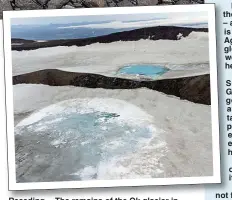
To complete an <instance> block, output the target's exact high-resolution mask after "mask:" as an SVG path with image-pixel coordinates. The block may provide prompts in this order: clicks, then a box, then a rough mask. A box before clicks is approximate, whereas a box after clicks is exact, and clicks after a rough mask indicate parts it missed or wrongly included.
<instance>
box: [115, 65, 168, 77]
mask: <svg viewBox="0 0 232 200" xmlns="http://www.w3.org/2000/svg"><path fill="white" fill-rule="evenodd" d="M167 71H169V69H168V68H166V67H164V66H161V65H151V64H137V65H126V66H124V67H122V68H120V69H119V71H118V73H119V74H126V75H135V76H144V77H149V78H155V77H157V76H160V75H162V74H164V73H166V72H167Z"/></svg>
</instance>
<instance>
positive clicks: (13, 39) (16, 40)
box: [11, 38, 36, 44]
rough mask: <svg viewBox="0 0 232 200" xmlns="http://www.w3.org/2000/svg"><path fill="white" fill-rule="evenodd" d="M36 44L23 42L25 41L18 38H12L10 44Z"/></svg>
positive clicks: (27, 41)
mask: <svg viewBox="0 0 232 200" xmlns="http://www.w3.org/2000/svg"><path fill="white" fill-rule="evenodd" d="M33 42H36V41H34V40H25V39H20V38H12V39H11V43H12V44H14V43H22V44H28V43H33Z"/></svg>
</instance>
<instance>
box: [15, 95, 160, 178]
mask: <svg viewBox="0 0 232 200" xmlns="http://www.w3.org/2000/svg"><path fill="white" fill-rule="evenodd" d="M98 106H100V107H98ZM111 106H112V107H113V108H115V109H112V108H111ZM131 109H133V116H132V113H131V111H132V110H131ZM116 110H118V112H115V111H116ZM152 120H153V118H152V117H151V116H150V115H148V114H147V113H146V112H144V111H143V110H141V109H140V108H138V107H136V106H133V105H131V104H128V103H127V104H125V102H124V101H119V100H111V99H105V100H104V99H97V100H96V99H95V100H94V99H93V100H91V99H86V100H68V101H64V102H61V103H59V104H57V105H56V104H54V105H51V106H49V107H47V108H44V109H42V110H40V111H38V112H36V113H34V114H32V115H31V116H29V117H28V118H26V119H25V120H23V121H22V122H21V123H19V124H18V125H17V126H16V135H18V137H20V138H21V139H20V140H21V141H20V142H21V143H24V142H23V141H24V140H26V141H27V142H29V143H33V149H37V150H36V151H35V154H36V155H34V157H33V160H34V161H33V163H34V166H33V167H32V168H31V169H32V170H33V171H34V170H35V171H37V170H38V169H39V171H40V170H42V169H43V171H44V172H45V173H46V174H49V176H48V175H46V177H43V180H44V179H45V180H47V181H54V180H55V179H56V178H57V179H58V177H57V175H56V174H59V178H61V180H62V179H66V180H88V179H102V178H103V179H108V178H110V179H111V178H116V179H118V178H122V177H123V178H125V177H127V176H129V177H130V176H136V175H135V173H136V171H137V170H138V169H140V167H141V166H140V165H141V164H142V163H139V164H138V163H136V164H133V162H134V161H133V160H134V159H135V158H134V156H135V155H137V156H138V157H140V156H139V155H140V154H141V152H143V151H144V148H145V147H148V149H150V148H158V149H159V148H161V149H163V151H164V150H165V144H164V143H163V142H162V141H160V139H159V138H158V137H157V130H156V128H155V127H154V125H153V123H152ZM19 135H20V136H19ZM36 140H38V141H37V142H36ZM41 141H43V142H41ZM152 141H153V142H152ZM151 142H152V143H151ZM160 142H161V143H160ZM150 143H151V144H150ZM150 145H151V146H150ZM157 145H158V146H157ZM160 145H161V146H160ZM163 145H164V146H163ZM142 149H143V150H142ZM24 151H25V154H26V153H27V151H28V149H26V148H25V149H24ZM21 153H22V152H21ZM67 154H68V155H69V156H67ZM137 156H136V157H137ZM157 156H158V157H160V156H161V155H160V153H159V154H157ZM157 156H154V157H152V156H151V159H155V160H156V161H157V160H158V159H159V158H157ZM30 159H31V158H29V157H28V159H25V161H26V162H30ZM54 159H55V160H54ZM42 160H43V166H41V164H40V163H41V161H42ZM46 160H47V161H49V162H48V163H47V164H46V165H45V166H46V167H44V163H46ZM136 160H137V159H136ZM53 162H55V164H54V163H53ZM125 162H126V163H125ZM20 164H21V163H20ZM149 167H150V166H149ZM153 167H154V166H153ZM33 168H34V169H33ZM108 168H111V170H112V171H111V172H108ZM157 170H158V172H157ZM148 171H149V172H148ZM161 172H162V170H161V169H159V167H158V169H157V167H154V169H152V168H150V169H149V170H145V171H144V172H140V173H138V174H137V176H142V177H143V176H148V177H156V176H157V175H158V174H159V173H161ZM29 173H30V172H29ZM33 175H34V176H35V177H31V178H32V179H33V180H35V179H36V180H37V181H39V180H40V177H42V175H41V174H38V175H37V174H36V173H33ZM24 178H25V177H24ZM31 178H30V177H27V178H26V180H25V179H22V178H20V176H18V181H20V182H24V181H30V180H29V179H31Z"/></svg>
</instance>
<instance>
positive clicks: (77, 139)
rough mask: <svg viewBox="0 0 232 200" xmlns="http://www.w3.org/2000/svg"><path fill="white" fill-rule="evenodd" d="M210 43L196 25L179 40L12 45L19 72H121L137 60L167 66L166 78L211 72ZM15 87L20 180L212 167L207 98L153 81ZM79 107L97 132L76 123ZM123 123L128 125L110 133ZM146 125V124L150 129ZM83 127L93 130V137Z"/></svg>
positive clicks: (202, 171) (189, 173)
mask: <svg viewBox="0 0 232 200" xmlns="http://www.w3.org/2000/svg"><path fill="white" fill-rule="evenodd" d="M208 46H209V45H208V33H196V32H192V33H191V34H190V35H189V36H188V37H186V38H182V39H180V40H177V41H172V40H157V41H151V40H139V41H133V42H132V41H131V42H122V41H119V42H113V43H108V44H99V43H95V44H92V45H88V46H84V47H76V46H72V47H53V48H41V49H37V50H31V51H21V52H17V51H13V52H12V56H13V75H19V74H24V73H28V72H33V71H37V70H42V69H60V70H63V71H72V72H86V73H97V74H103V75H106V76H120V75H118V74H116V73H115V72H117V71H118V70H119V69H120V68H121V67H122V66H124V65H128V64H135V63H136V64H138V63H150V64H162V65H163V66H165V67H167V68H169V69H170V71H168V72H167V73H165V74H163V75H161V76H160V77H159V78H160V79H166V78H174V77H184V76H193V75H200V74H208V73H209V49H208ZM13 88H14V120H15V135H16V148H17V151H16V164H17V170H16V171H17V181H19V182H33V181H34V182H38V181H65V180H88V179H120V178H157V177H159V178H161V177H199V176H212V175H213V161H212V160H213V155H212V140H211V139H210V138H212V132H211V106H209V105H202V104H196V103H192V102H189V101H186V100H180V99H179V98H178V97H174V96H168V95H166V94H163V93H161V92H157V91H154V90H150V89H147V88H140V89H115V90H111V89H101V88H96V89H90V88H82V87H73V86H48V85H40V84H18V85H14V86H13ZM22 102H23V103H22ZM99 112H100V118H98V117H99ZM73 113H75V114H76V113H79V114H81V115H83V117H84V122H83V123H85V120H86V119H89V115H86V114H91V113H92V114H93V115H91V120H92V121H94V123H92V122H91V123H92V125H93V126H95V125H96V135H95V134H94V131H93V130H88V131H87V129H85V128H86V127H85V126H84V125H83V124H82V125H81V124H80V127H79V128H80V129H77V130H76V131H75V130H74V131H73V127H75V128H76V124H78V123H77V122H76V121H74V122H72V121H68V122H67V120H66V119H69V117H70V116H71V117H72V114H73ZM96 113H97V116H98V117H96V116H95V115H96ZM109 118H110V119H109ZM64 119H65V120H66V121H65V120H64ZM75 119H80V116H79V115H75ZM111 122H112V124H110V123H111ZM129 122H131V123H129ZM62 123H68V126H69V128H67V130H64V132H62V131H61V132H60V130H61V127H60V126H61V125H62ZM99 123H100V125H99ZM118 124H120V126H118V127H115V126H117V125H118ZM66 125H67V124H66ZM78 126H79V125H78ZM59 127H60V128H59ZM89 127H91V125H89V126H87V128H89ZM122 127H123V128H125V130H124V131H122V132H120V133H116V132H115V135H114V134H112V133H114V131H115V130H120V129H121V128H122ZM148 127H149V128H148ZM144 128H148V129H147V133H146V134H144V132H143V131H144ZM109 129H110V130H111V131H109ZM62 130H63V129H62ZM81 130H85V131H84V133H85V134H87V133H88V134H89V135H88V137H87V138H85V134H83V133H82V132H81ZM108 134H109V135H108ZM120 134H122V135H120ZM147 134H148V135H147ZM99 138H100V139H99ZM28 141H30V142H28ZM22 144H23V145H22ZM131 144H134V146H133V147H132V146H131ZM27 152H31V153H32V155H34V156H32V155H29V154H28V153H27ZM22 157H23V159H22ZM19 160H23V161H21V162H18V161H19ZM38 171H39V172H40V173H39V174H38V173H37V172H38Z"/></svg>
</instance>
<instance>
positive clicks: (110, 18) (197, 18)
mask: <svg viewBox="0 0 232 200" xmlns="http://www.w3.org/2000/svg"><path fill="white" fill-rule="evenodd" d="M104 21H105V23H102V22H104ZM80 22H86V25H81V26H68V24H70V23H80ZM97 22H99V23H97ZM100 22H101V23H100ZM51 23H52V24H63V25H64V26H61V27H60V28H81V27H89V28H115V29H117V28H137V27H146V26H156V25H173V24H186V23H187V24H199V23H208V15H207V12H192V13H191V12H188V13H160V14H159V13H158V14H157V13H156V14H154V13H152V14H127V15H122V14H119V15H107V16H104V15H92V16H65V17H36V18H35V17H34V18H33V17H27V18H18V19H16V18H13V19H11V24H12V25H48V24H51Z"/></svg>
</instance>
